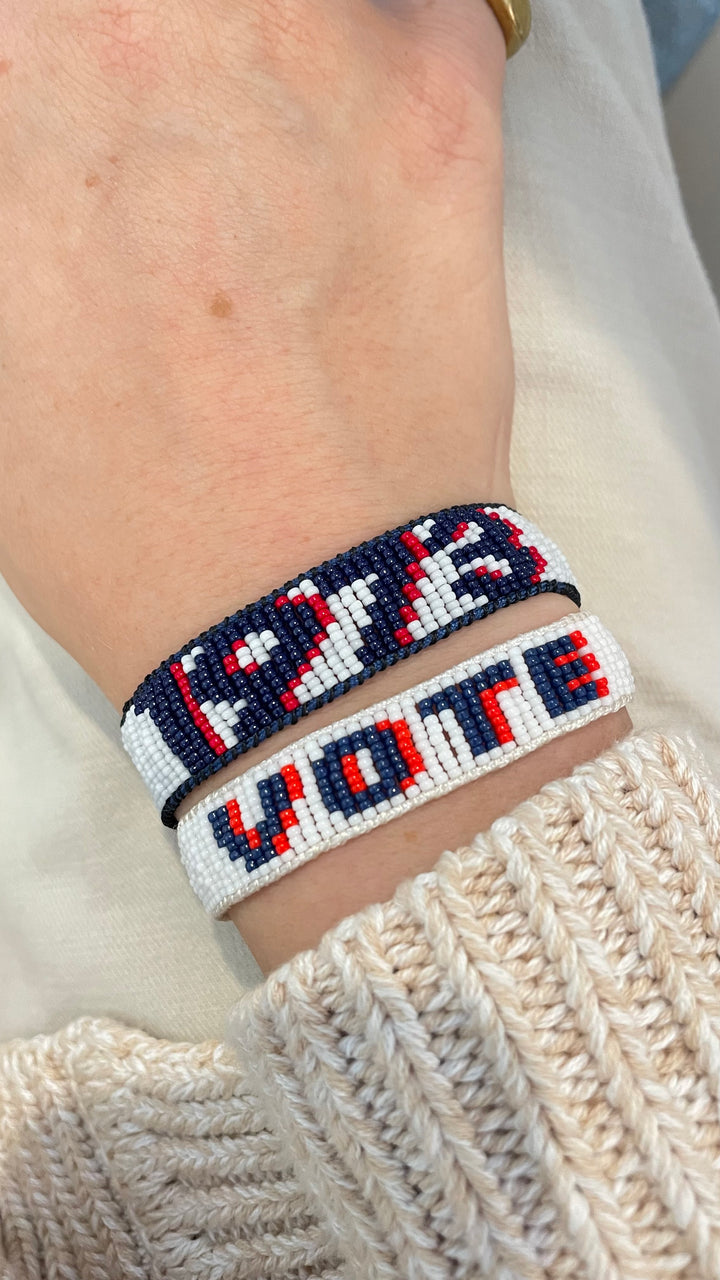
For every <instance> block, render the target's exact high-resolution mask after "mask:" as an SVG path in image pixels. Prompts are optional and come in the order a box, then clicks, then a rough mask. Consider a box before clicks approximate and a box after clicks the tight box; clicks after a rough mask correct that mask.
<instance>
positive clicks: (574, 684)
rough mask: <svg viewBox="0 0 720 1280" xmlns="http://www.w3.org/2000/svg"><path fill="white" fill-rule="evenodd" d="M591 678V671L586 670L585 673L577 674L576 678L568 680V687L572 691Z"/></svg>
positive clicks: (587, 682)
mask: <svg viewBox="0 0 720 1280" xmlns="http://www.w3.org/2000/svg"><path fill="white" fill-rule="evenodd" d="M591 680H592V672H591V671H588V673H587V675H584V676H578V678H577V680H569V681H568V686H567V687H568V689H569V690H570V692H571V693H572V691H573V689H579V688H580V685H581V684H589V683H590V681H591Z"/></svg>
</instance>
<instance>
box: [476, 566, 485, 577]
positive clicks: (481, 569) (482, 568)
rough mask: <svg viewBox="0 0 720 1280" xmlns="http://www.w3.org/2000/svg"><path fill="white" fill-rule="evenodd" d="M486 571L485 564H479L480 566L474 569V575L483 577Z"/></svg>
mask: <svg viewBox="0 0 720 1280" xmlns="http://www.w3.org/2000/svg"><path fill="white" fill-rule="evenodd" d="M486 573H487V565H486V564H481V565H480V567H479V568H478V569H476V570H475V577H476V578H484V577H485V574H486Z"/></svg>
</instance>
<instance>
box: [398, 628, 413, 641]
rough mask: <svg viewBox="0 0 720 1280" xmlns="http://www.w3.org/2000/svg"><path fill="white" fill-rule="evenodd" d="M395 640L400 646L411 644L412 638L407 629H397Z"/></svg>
mask: <svg viewBox="0 0 720 1280" xmlns="http://www.w3.org/2000/svg"><path fill="white" fill-rule="evenodd" d="M395 639H396V640H397V641H398V643H399V644H401V645H406V644H412V642H413V638H412V636H411V635H410V632H409V631H408V629H407V627H398V629H397V631H396V632H395Z"/></svg>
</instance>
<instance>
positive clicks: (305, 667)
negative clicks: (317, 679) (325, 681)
mask: <svg viewBox="0 0 720 1280" xmlns="http://www.w3.org/2000/svg"><path fill="white" fill-rule="evenodd" d="M308 671H312V667H311V666H310V663H309V662H301V663H300V665H299V667H298V669H297V673H298V675H299V676H306V675H307V673H308Z"/></svg>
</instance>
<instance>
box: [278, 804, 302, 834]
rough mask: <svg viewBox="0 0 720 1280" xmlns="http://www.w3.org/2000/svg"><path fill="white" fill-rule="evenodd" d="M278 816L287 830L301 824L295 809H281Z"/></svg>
mask: <svg viewBox="0 0 720 1280" xmlns="http://www.w3.org/2000/svg"><path fill="white" fill-rule="evenodd" d="M278 817H279V819H280V821H281V822H282V824H283V828H284V830H285V831H288V830H289V828H290V827H297V826H298V825H299V821H300V820H299V818H298V816H297V814H296V813H295V811H294V809H281V810H280V812H279V814H278Z"/></svg>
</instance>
